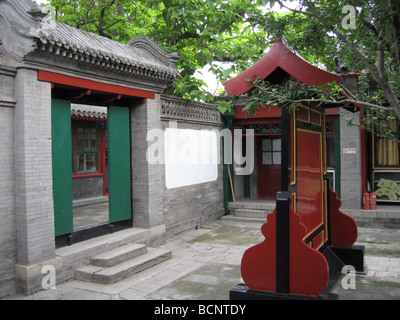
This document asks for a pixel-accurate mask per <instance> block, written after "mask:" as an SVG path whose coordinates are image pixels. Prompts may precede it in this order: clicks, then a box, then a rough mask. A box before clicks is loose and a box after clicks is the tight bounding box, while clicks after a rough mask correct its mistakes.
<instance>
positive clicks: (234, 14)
mask: <svg viewBox="0 0 400 320" xmlns="http://www.w3.org/2000/svg"><path fill="white" fill-rule="evenodd" d="M48 2H49V4H50V5H51V6H52V7H54V8H55V10H56V17H57V19H58V20H59V21H62V22H64V23H66V24H69V25H72V26H74V27H76V28H79V29H82V30H87V31H91V32H95V33H98V34H100V35H102V36H105V37H108V38H112V39H113V40H116V41H119V42H122V43H126V42H127V41H128V40H129V39H131V38H133V37H136V36H147V37H149V38H151V39H153V40H154V41H156V42H157V43H159V44H160V45H161V46H163V47H164V48H165V49H166V50H167V51H175V52H178V53H179V55H180V56H181V59H180V60H179V61H178V63H177V68H178V71H179V77H178V79H177V81H176V82H175V85H174V87H173V88H169V89H168V93H170V94H175V95H178V96H181V97H185V98H189V99H192V100H203V101H212V99H213V97H212V95H211V94H210V93H209V92H208V91H206V90H205V89H204V88H205V87H206V86H207V84H206V83H204V82H202V81H201V80H198V79H196V77H195V76H194V74H195V72H196V71H197V70H199V69H201V68H202V67H204V66H205V65H210V66H211V68H210V70H211V72H213V73H214V74H215V75H216V76H217V77H218V78H219V79H220V80H221V82H223V81H225V80H227V79H229V78H230V77H231V76H233V75H235V74H238V73H240V72H242V71H244V70H245V69H247V68H248V67H249V66H251V65H253V64H254V62H256V61H257V60H258V59H259V58H261V57H262V56H263V54H264V53H265V52H266V51H267V50H268V47H269V45H270V44H271V43H272V42H274V41H275V40H276V39H278V38H280V37H284V38H285V39H286V40H287V43H288V44H289V45H290V46H291V49H292V50H294V51H296V52H298V53H299V54H300V55H301V56H303V57H304V58H305V59H306V60H307V61H309V62H310V63H312V64H314V65H316V66H318V67H320V68H325V69H326V70H328V71H330V72H332V71H333V70H334V69H335V68H337V67H338V66H343V65H345V66H347V68H348V70H349V71H355V70H359V71H362V73H363V74H364V75H365V77H364V78H363V79H362V81H361V83H360V89H361V90H360V95H359V96H357V98H358V99H359V100H363V101H367V102H369V103H371V104H375V105H377V106H379V107H380V106H385V105H386V106H391V107H392V108H393V110H394V111H395V112H396V116H397V117H398V118H399V117H400V111H398V110H399V108H396V107H397V106H398V102H399V98H398V96H399V92H400V4H399V2H398V1H396V0H368V1H365V0H339V1H337V0H319V1H310V0H296V1H295V0H287V1H284V2H282V1H279V0H216V1H210V0H138V1H132V0H48ZM296 3H297V6H296V8H295V9H293V8H294V4H296ZM277 4H278V5H280V6H281V7H282V6H284V5H286V4H287V5H290V8H292V9H290V10H286V12H274V11H271V10H270V8H271V7H272V6H273V5H277ZM345 5H352V6H354V7H355V8H356V9H357V17H356V21H355V22H356V24H355V28H354V29H345V28H343V24H342V21H343V18H344V17H345V15H346V13H343V12H342V9H343V7H344V6H345ZM220 63H231V64H230V67H229V68H228V69H227V68H223V67H221V64H220ZM371 80H374V81H375V82H377V83H378V85H379V87H380V91H379V90H378V91H377V92H376V93H374V94H373V95H370V92H368V85H369V83H370V82H371ZM296 85H299V84H295V86H296ZM269 88H270V89H271V94H270V95H269V96H268V97H265V99H268V100H266V102H274V103H275V102H276V103H277V102H278V100H277V99H278V97H279V99H287V98H293V99H292V100H299V99H298V97H299V96H301V95H305V96H306V98H307V99H313V97H314V99H315V98H316V97H318V96H319V94H321V96H319V98H321V97H322V98H326V97H327V93H326V91H323V90H322V92H321V90H319V92H318V93H317V92H315V91H316V90H317V89H318V88H317V89H316V88H308V90H310V92H309V93H304V90H303V89H304V88H301V87H298V88H296V87H293V88H290V90H289V92H288V93H287V94H285V95H276V92H277V91H279V88H276V87H274V86H270V87H269ZM264 89H266V88H264ZM320 89H321V88H320ZM257 92H258V93H257ZM256 94H260V97H262V93H261V91H253V92H252V97H254V96H255V95H256ZM289 94H290V95H292V96H289ZM323 94H324V95H325V96H323ZM334 94H335V90H333V91H332V92H331V94H330V98H334V97H332V95H334ZM295 97H297V98H296V99H294V98H295ZM303 99H304V97H303ZM258 100H260V99H258ZM282 101H284V100H281V101H280V102H281V103H282ZM217 106H218V107H219V108H221V110H227V108H228V105H227V104H226V103H223V104H221V103H218V104H217ZM257 107H258V106H256V100H254V102H253V105H252V106H250V107H249V108H248V109H249V110H250V112H256V110H257ZM378 109H379V108H378ZM370 114H371V113H368V114H366V116H368V117H369V116H370ZM375 120H376V119H375Z"/></svg>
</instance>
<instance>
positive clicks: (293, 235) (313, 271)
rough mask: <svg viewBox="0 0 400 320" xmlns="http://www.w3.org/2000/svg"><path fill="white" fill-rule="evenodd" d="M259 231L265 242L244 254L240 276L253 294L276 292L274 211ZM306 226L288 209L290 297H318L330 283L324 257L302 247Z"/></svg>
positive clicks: (305, 246) (305, 245) (306, 246)
mask: <svg viewBox="0 0 400 320" xmlns="http://www.w3.org/2000/svg"><path fill="white" fill-rule="evenodd" d="M267 220H268V222H267V223H265V224H264V225H263V226H262V227H261V232H262V234H263V235H264V237H265V240H264V241H263V242H262V243H260V244H257V245H255V246H253V247H251V248H249V249H248V250H246V251H245V253H244V255H243V258H242V265H241V272H242V278H243V280H244V282H245V283H246V285H247V286H248V287H249V288H250V289H253V290H261V291H269V292H275V291H276V228H275V225H276V210H274V212H273V213H271V214H270V215H268V217H267ZM305 230H306V229H305V226H304V225H303V224H302V223H301V222H300V216H299V215H298V214H297V213H295V212H294V211H293V210H292V209H290V257H289V259H290V262H289V264H290V267H289V268H290V275H289V290H290V293H292V294H302V295H318V294H320V293H322V292H323V291H324V290H325V288H326V286H327V284H328V279H329V268H328V263H327V261H326V259H325V257H324V256H323V255H322V254H321V253H320V252H319V251H317V250H314V249H312V248H310V247H309V246H308V245H307V244H305V243H304V241H303V238H304V235H305V232H306V231H305Z"/></svg>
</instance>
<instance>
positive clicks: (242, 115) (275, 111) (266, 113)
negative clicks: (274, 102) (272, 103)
mask: <svg viewBox="0 0 400 320" xmlns="http://www.w3.org/2000/svg"><path fill="white" fill-rule="evenodd" d="M243 108H244V106H237V107H236V108H235V117H234V119H260V118H280V117H281V108H277V107H271V108H268V107H266V108H260V109H259V110H258V111H257V113H256V114H255V115H252V116H251V115H248V114H246V111H244V110H243Z"/></svg>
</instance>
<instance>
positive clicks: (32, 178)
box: [14, 68, 55, 265]
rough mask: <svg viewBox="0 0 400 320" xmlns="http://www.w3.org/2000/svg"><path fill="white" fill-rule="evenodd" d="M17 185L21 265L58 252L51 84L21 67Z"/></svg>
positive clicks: (16, 121) (17, 88)
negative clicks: (55, 239)
mask: <svg viewBox="0 0 400 320" xmlns="http://www.w3.org/2000/svg"><path fill="white" fill-rule="evenodd" d="M15 95H16V101H17V103H16V107H15V119H14V128H15V184H16V188H15V191H16V195H15V203H16V222H17V241H18V264H21V265H32V264H35V263H38V262H42V261H45V260H47V259H49V258H52V257H54V255H55V245H54V214H53V191H52V186H53V184H52V158H51V84H50V83H45V82H40V81H38V80H37V72H36V71H34V70H29V69H23V68H21V69H19V70H18V72H17V76H16V80H15Z"/></svg>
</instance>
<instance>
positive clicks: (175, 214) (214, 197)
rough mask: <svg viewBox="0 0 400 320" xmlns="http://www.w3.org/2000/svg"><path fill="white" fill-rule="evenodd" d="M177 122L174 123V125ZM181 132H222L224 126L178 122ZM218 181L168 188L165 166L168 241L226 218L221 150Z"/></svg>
mask: <svg viewBox="0 0 400 320" xmlns="http://www.w3.org/2000/svg"><path fill="white" fill-rule="evenodd" d="M173 120H174V119H171V121H173ZM161 127H162V129H163V130H164V132H165V129H166V128H168V127H169V121H165V120H164V121H162V123H161ZM177 128H178V129H193V130H215V129H216V130H222V129H223V126H222V125H221V124H219V125H209V124H204V123H195V122H191V121H190V119H189V120H186V121H179V122H177ZM220 151H221V153H220V158H219V161H220V162H219V163H220V164H219V165H218V178H217V180H216V181H211V182H205V183H199V184H194V185H190V186H184V187H178V188H171V189H168V188H166V186H165V185H166V184H165V165H162V184H163V186H164V190H163V214H164V221H165V225H166V228H167V237H170V236H172V235H174V234H177V233H180V232H183V231H185V230H188V229H192V228H198V227H201V226H202V225H203V224H205V223H209V222H212V221H214V220H216V219H218V218H220V217H221V216H222V215H224V213H225V211H224V205H223V197H224V195H223V167H222V149H221V148H220Z"/></svg>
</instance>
